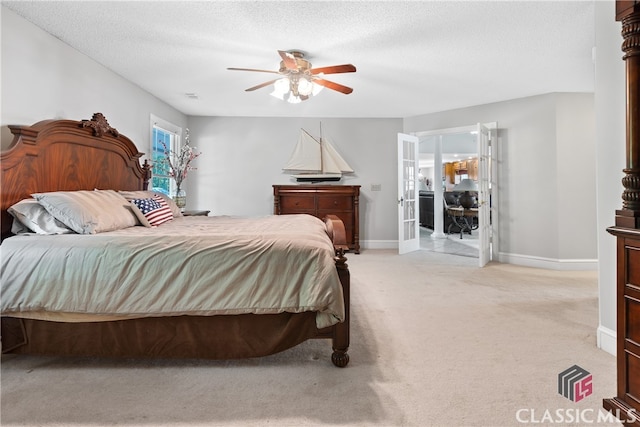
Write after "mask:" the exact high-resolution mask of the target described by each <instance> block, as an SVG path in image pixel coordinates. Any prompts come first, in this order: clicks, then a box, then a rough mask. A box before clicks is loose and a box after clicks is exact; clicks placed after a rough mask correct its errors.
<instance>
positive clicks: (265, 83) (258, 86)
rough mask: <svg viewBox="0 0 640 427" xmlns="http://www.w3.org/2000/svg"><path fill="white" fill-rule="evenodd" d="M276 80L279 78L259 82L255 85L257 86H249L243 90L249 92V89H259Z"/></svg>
mask: <svg viewBox="0 0 640 427" xmlns="http://www.w3.org/2000/svg"><path fill="white" fill-rule="evenodd" d="M278 80H280V79H274V80H270V81H268V82H264V83H261V84H259V85H257V86H253V87H250V88H249V89H245V90H244V91H245V92H251V91H253V90H256V89H261V88H263V87H265V86H269V85H272V84H274V83H275V82H277V81H278Z"/></svg>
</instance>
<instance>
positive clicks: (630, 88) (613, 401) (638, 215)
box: [603, 0, 640, 427]
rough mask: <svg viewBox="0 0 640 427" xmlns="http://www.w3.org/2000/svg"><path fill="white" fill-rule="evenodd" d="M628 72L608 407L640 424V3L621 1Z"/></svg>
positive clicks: (615, 230)
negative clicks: (613, 376)
mask: <svg viewBox="0 0 640 427" xmlns="http://www.w3.org/2000/svg"><path fill="white" fill-rule="evenodd" d="M616 20H617V21H621V22H622V37H623V42H622V51H623V52H624V55H623V57H622V58H623V60H624V61H625V75H626V97H627V99H626V108H627V111H626V127H627V129H626V165H625V166H626V167H625V169H624V170H623V172H624V177H623V178H622V186H623V187H624V188H623V192H622V209H620V210H617V211H616V219H615V226H613V227H610V228H608V231H609V232H610V233H611V234H613V235H614V236H616V240H617V266H616V270H617V273H616V275H617V285H616V292H617V296H616V301H617V314H616V316H617V332H616V337H617V338H616V340H617V348H616V353H617V354H616V365H617V376H618V378H617V384H618V387H617V393H616V396H615V397H612V398H608V399H604V401H603V406H604V407H605V408H606V409H607V410H609V411H612V413H613V414H614V415H616V416H617V417H618V418H619V419H620V420H621V421H622V423H623V424H624V425H625V426H627V427H631V426H635V427H640V1H638V0H632V1H621V0H617V1H616Z"/></svg>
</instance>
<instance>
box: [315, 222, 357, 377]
mask: <svg viewBox="0 0 640 427" xmlns="http://www.w3.org/2000/svg"><path fill="white" fill-rule="evenodd" d="M324 223H325V225H326V227H327V233H328V234H329V237H330V238H331V241H332V242H333V247H334V249H335V251H336V255H335V257H334V261H335V263H336V269H337V270H338V277H339V278H340V283H341V284H342V294H343V298H344V310H345V311H344V321H343V322H342V323H337V324H335V325H334V326H333V327H332V328H331V331H332V332H331V334H330V337H331V339H332V341H333V344H332V347H333V354H332V355H331V361H332V362H333V364H334V365H335V366H337V367H339V368H344V367H345V366H347V364H348V363H349V354H347V350H349V329H350V316H351V313H350V312H349V307H350V304H351V275H350V273H349V266H348V265H347V258H346V257H345V256H344V253H345V251H348V250H349V245H347V233H346V230H345V228H344V223H343V222H342V221H341V220H340V218H338V216H336V215H327V216H326V217H325V218H324ZM319 337H324V334H322V333H321V334H319Z"/></svg>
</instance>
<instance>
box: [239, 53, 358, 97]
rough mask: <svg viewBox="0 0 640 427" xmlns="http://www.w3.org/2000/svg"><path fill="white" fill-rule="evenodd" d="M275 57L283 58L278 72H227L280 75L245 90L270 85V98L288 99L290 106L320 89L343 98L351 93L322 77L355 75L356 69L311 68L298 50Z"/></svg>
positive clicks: (344, 87)
mask: <svg viewBox="0 0 640 427" xmlns="http://www.w3.org/2000/svg"><path fill="white" fill-rule="evenodd" d="M278 54H280V57H281V58H282V61H280V69H279V70H278V71H273V70H258V69H254V68H227V70H234V71H256V72H260V73H272V74H279V75H280V76H279V77H278V78H276V79H273V80H269V81H267V82H264V83H261V84H259V85H256V86H253V87H250V88H248V89H245V91H246V92H251V91H254V90H256V89H260V88H263V87H265V86H269V85H272V84H273V85H274V91H273V93H271V95H273V96H275V97H277V98H280V99H283V100H284V99H285V98H287V95H288V98H287V99H286V100H288V101H289V102H292V103H297V102H301V101H304V100H307V99H309V97H310V96H312V95H316V94H317V93H318V92H319V91H320V89H322V87H326V88H329V89H332V90H335V91H338V92H341V93H344V94H345V95H348V94H350V93H351V92H353V89H351V88H350V87H347V86H344V85H341V84H338V83H335V82H332V81H330V80H326V79H325V78H324V75H325V74H338V73H353V72H355V71H356V67H355V66H353V65H351V64H344V65H333V66H329V67H320V68H313V67H312V65H311V63H310V62H309V61H307V60H306V59H304V53H303V52H300V51H297V50H292V51H284V50H279V51H278Z"/></svg>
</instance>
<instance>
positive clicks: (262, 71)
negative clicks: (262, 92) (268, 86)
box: [227, 68, 279, 74]
mask: <svg viewBox="0 0 640 427" xmlns="http://www.w3.org/2000/svg"><path fill="white" fill-rule="evenodd" d="M227 70H231V71H257V72H260V73H275V74H279V73H278V71H272V70H256V69H255V68H227Z"/></svg>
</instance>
